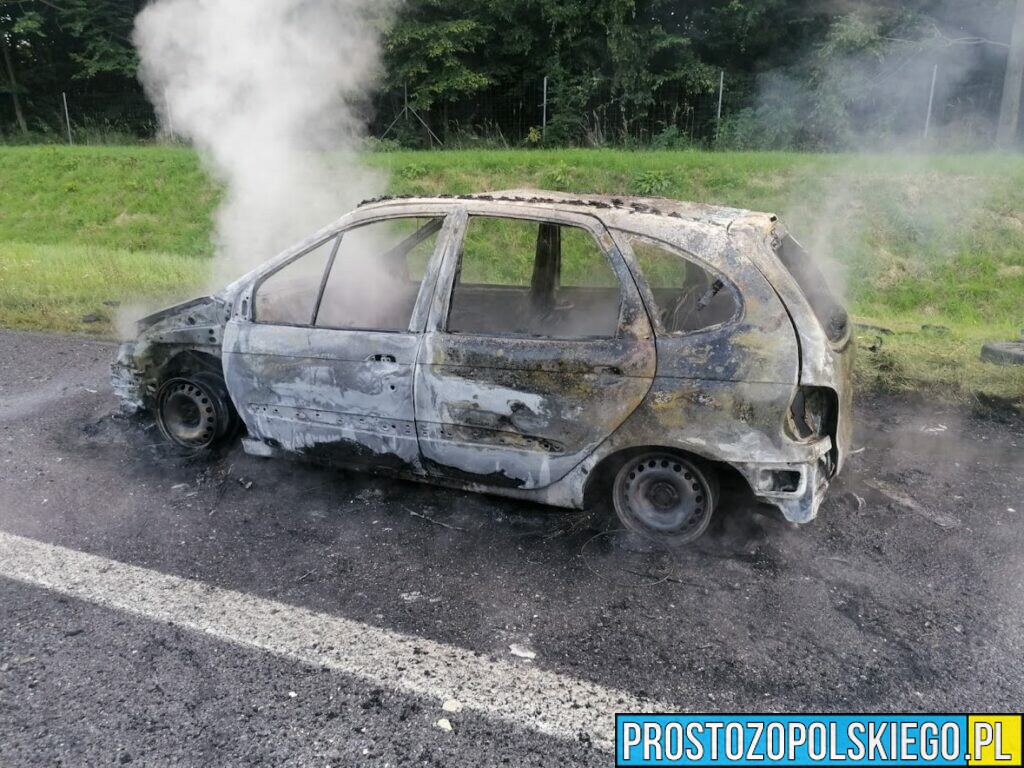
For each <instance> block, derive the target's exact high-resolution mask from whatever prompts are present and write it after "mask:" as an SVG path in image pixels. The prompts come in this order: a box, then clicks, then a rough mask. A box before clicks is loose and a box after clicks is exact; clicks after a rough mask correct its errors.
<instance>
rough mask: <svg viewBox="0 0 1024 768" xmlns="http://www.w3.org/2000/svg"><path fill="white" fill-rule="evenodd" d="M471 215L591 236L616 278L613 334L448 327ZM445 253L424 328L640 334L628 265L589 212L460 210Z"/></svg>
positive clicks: (569, 340) (518, 335)
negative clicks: (552, 226)
mask: <svg viewBox="0 0 1024 768" xmlns="http://www.w3.org/2000/svg"><path fill="white" fill-rule="evenodd" d="M473 218H491V219H515V220H521V221H528V222H531V223H533V224H536V225H537V228H538V230H539V228H540V225H541V224H555V225H558V226H562V227H575V228H577V229H581V230H583V231H584V232H586V233H587V234H588V235H589V236H590V237H592V238H593V240H594V244H595V246H597V248H598V250H599V251H600V252H601V253H602V255H603V256H604V258H605V262H606V263H607V264H608V267H609V269H610V270H611V272H612V274H613V275H614V276H615V278H616V280H617V281H618V288H619V316H618V322H617V324H616V330H615V335H614V336H582V337H580V336H578V337H570V338H562V337H557V336H543V337H541V336H531V335H528V334H522V333H502V334H494V333H479V332H455V331H450V330H448V320H449V317H450V315H451V310H452V300H453V298H454V294H455V287H456V284H457V280H458V277H459V275H460V273H461V269H462V256H463V247H464V245H465V241H466V235H467V233H468V228H469V221H470V219H473ZM447 256H448V258H447V259H446V260H445V263H444V264H443V265H442V272H441V274H440V275H439V276H438V284H439V286H438V289H436V290H435V293H434V301H433V304H432V307H431V313H430V320H429V322H428V330H433V331H435V332H438V333H443V334H445V335H451V336H456V337H461V336H464V337H470V336H473V337H477V338H488V339H525V340H534V341H557V342H559V343H573V342H583V343H586V342H593V341H608V340H610V339H620V338H623V337H630V338H634V337H638V336H643V334H642V333H638V332H637V328H636V323H635V318H634V317H633V315H634V313H633V312H631V308H630V304H631V303H632V301H631V300H632V299H633V298H634V297H633V295H632V294H631V292H630V290H629V288H630V287H633V288H635V284H633V277H632V274H631V273H630V270H629V267H628V266H627V265H626V264H625V261H624V260H623V258H622V255H621V253H620V252H619V249H618V247H617V245H616V244H615V241H614V240H613V239H612V237H611V235H610V234H609V233H608V231H607V229H606V228H605V227H604V226H603V224H601V222H600V221H598V220H597V219H596V218H594V217H592V216H588V215H583V214H577V215H575V216H571V215H559V214H558V212H555V211H551V212H548V211H544V212H535V211H531V210H522V209H520V210H515V209H513V210H500V211H496V210H481V209H470V210H464V211H463V212H462V213H461V215H460V217H459V228H458V232H457V233H456V235H455V237H454V238H453V241H452V243H451V248H450V249H448V254H447ZM626 280H628V281H629V283H628V284H627V283H626V282H625V281H626ZM635 298H636V300H637V301H640V303H641V306H642V299H641V298H640V297H639V296H636V297H635Z"/></svg>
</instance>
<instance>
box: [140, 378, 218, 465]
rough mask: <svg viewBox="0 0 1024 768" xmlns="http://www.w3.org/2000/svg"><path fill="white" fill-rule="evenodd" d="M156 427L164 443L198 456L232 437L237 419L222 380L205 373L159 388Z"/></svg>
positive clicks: (171, 381) (168, 381)
mask: <svg viewBox="0 0 1024 768" xmlns="http://www.w3.org/2000/svg"><path fill="white" fill-rule="evenodd" d="M156 423H157V426H158V427H159V428H160V433H161V434H162V435H163V436H164V437H165V438H167V440H169V441H170V442H172V443H174V444H175V445H177V446H180V447H181V448H185V449H186V450H188V451H191V452H194V453H198V452H200V451H204V450H207V449H209V448H213V447H215V446H217V445H218V444H220V443H222V442H224V440H225V439H226V438H227V437H229V436H231V435H233V434H234V432H235V428H236V426H237V424H238V416H237V414H236V413H235V409H234V406H233V405H232V404H231V398H230V397H229V396H228V390H227V386H226V385H225V384H224V377H223V376H221V375H220V374H218V373H214V372H212V371H206V372H203V373H195V374H192V373H185V374H182V375H180V376H175V377H174V378H171V379H168V380H167V381H165V382H164V383H163V384H161V385H160V389H159V391H158V392H157V395H156Z"/></svg>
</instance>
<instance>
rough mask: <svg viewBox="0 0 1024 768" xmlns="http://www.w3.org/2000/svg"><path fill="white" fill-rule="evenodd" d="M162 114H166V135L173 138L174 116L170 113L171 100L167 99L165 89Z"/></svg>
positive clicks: (165, 90)
mask: <svg viewBox="0 0 1024 768" xmlns="http://www.w3.org/2000/svg"><path fill="white" fill-rule="evenodd" d="M164 112H165V113H166V114H167V135H168V136H170V137H171V139H173V138H174V115H173V114H172V113H171V100H170V99H168V98H167V89H166V88H164Z"/></svg>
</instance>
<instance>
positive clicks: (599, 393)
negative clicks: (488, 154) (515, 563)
mask: <svg viewBox="0 0 1024 768" xmlns="http://www.w3.org/2000/svg"><path fill="white" fill-rule="evenodd" d="M470 206H471V207H470V208H469V210H468V217H467V218H466V219H465V220H464V221H461V222H460V224H459V226H458V230H459V231H458V238H459V240H458V243H457V244H456V246H455V247H453V248H451V249H450V250H449V252H448V254H447V257H446V259H445V260H444V262H443V263H442V265H441V272H440V275H439V278H438V287H437V290H436V291H435V292H434V297H433V300H432V302H431V310H430V315H429V317H428V320H427V330H426V333H425V334H424V339H423V346H422V349H421V352H420V357H419V363H418V365H417V366H416V382H415V396H416V420H417V423H418V428H419V435H420V451H421V454H422V457H423V460H424V464H425V466H426V469H427V471H428V472H430V473H431V474H433V475H436V476H438V477H444V478H449V479H458V480H462V481H469V482H479V483H482V484H488V485H503V486H510V487H519V488H526V489H530V488H541V487H544V486H546V485H549V484H550V483H553V482H555V481H557V480H559V479H560V478H562V477H563V476H565V475H566V474H567V473H568V472H569V471H570V470H571V469H572V468H573V467H575V466H576V465H577V464H579V462H580V461H582V460H583V459H584V458H585V457H586V456H587V455H588V454H589V453H590V452H591V451H593V450H594V449H595V448H596V447H597V446H598V445H599V444H600V443H601V442H602V441H603V440H605V439H606V438H607V437H608V436H609V435H610V434H611V433H612V432H614V431H615V429H616V428H617V427H618V426H619V425H620V424H621V423H622V422H623V421H624V420H625V419H626V418H627V417H628V416H629V414H630V413H632V412H633V411H634V410H635V409H636V407H637V406H638V405H639V404H640V403H641V402H642V401H643V399H644V396H645V395H646V393H647V391H648V389H649V388H650V385H651V381H652V378H653V376H654V370H655V347H654V341H653V333H652V330H651V326H650V322H649V320H648V318H647V314H646V312H645V310H644V308H643V305H642V303H641V299H640V296H639V294H638V292H637V288H636V284H635V283H634V281H633V278H632V277H631V275H630V273H629V271H628V269H627V267H626V265H625V264H624V262H623V260H622V257H621V254H619V253H618V251H617V249H616V247H615V245H614V244H613V242H612V240H611V238H610V237H609V235H608V233H607V231H606V230H605V229H604V227H603V226H602V225H601V224H600V222H599V221H598V220H597V219H596V218H594V217H592V216H589V215H584V214H574V213H559V212H553V211H551V210H549V209H544V208H534V207H530V206H526V205H515V206H505V209H504V210H503V211H502V212H501V213H500V214H496V213H495V211H494V209H493V208H488V207H486V206H485V207H480V208H475V209H474V208H473V207H472V204H470Z"/></svg>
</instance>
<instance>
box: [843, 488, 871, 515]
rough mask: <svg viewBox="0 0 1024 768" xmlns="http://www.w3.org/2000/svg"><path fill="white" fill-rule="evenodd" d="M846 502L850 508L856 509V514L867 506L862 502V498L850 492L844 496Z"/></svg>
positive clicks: (865, 502)
mask: <svg viewBox="0 0 1024 768" xmlns="http://www.w3.org/2000/svg"><path fill="white" fill-rule="evenodd" d="M846 501H847V502H848V503H849V504H850V506H851V507H853V508H854V509H856V510H857V511H858V512H860V511H861V510H862V509H864V507H866V506H867V501H865V500H864V497H863V496H861V495H859V494H856V493H854V492H853V491H850V492H848V493H847V494H846Z"/></svg>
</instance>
